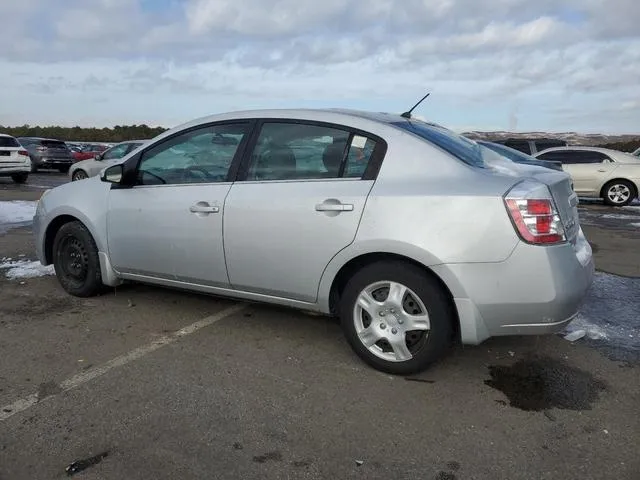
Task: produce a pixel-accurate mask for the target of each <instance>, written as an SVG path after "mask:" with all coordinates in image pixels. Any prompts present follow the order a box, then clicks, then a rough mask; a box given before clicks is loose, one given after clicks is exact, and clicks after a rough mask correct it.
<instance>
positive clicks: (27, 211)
mask: <svg viewBox="0 0 640 480" xmlns="http://www.w3.org/2000/svg"><path fill="white" fill-rule="evenodd" d="M37 205H38V202H32V201H26V200H13V201H11V202H0V224H2V223H22V222H31V221H32V220H33V216H34V215H35V214H36V206H37Z"/></svg>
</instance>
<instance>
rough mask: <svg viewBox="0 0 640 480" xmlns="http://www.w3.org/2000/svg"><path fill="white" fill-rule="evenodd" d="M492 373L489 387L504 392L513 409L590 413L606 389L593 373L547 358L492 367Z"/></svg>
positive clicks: (486, 382) (487, 382) (490, 368)
mask: <svg viewBox="0 0 640 480" xmlns="http://www.w3.org/2000/svg"><path fill="white" fill-rule="evenodd" d="M489 374H490V375H491V379H490V380H485V384H486V385H489V386H490V387H493V388H495V389H496V390H500V391H501V392H503V393H504V394H505V395H506V396H507V398H508V399H509V403H510V405H511V406H512V407H515V408H519V409H521V410H527V411H542V410H546V409H550V408H560V409H565V410H589V409H591V406H592V405H593V403H594V402H595V401H596V400H597V399H598V396H599V394H600V393H601V392H602V391H604V390H606V384H605V383H604V382H602V381H601V380H598V379H596V378H595V377H594V376H593V375H591V374H590V373H588V372H584V371H582V370H578V369H576V368H574V367H571V366H569V365H567V364H566V363H564V362H561V361H559V360H556V359H553V358H548V357H538V358H533V359H528V360H520V361H518V362H516V363H514V364H513V365H509V366H502V365H494V366H490V367H489Z"/></svg>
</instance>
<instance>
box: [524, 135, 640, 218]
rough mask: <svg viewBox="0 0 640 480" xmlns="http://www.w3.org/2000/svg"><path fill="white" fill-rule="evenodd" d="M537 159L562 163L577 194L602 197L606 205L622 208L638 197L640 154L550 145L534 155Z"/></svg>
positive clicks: (639, 187)
mask: <svg viewBox="0 0 640 480" xmlns="http://www.w3.org/2000/svg"><path fill="white" fill-rule="evenodd" d="M535 157H536V158H539V159H540V160H550V161H556V162H561V163H562V168H563V170H565V171H566V172H568V173H569V175H571V178H572V180H573V188H574V190H575V192H576V193H577V194H578V195H579V196H581V197H597V198H602V199H603V200H604V202H605V203H606V204H607V205H611V206H615V207H623V206H625V205H629V204H630V203H631V202H633V200H634V199H635V198H637V197H638V191H639V190H640V157H636V156H634V155H631V154H629V153H625V152H620V151H618V150H611V149H608V148H599V147H582V146H571V147H554V148H548V149H546V150H543V151H542V152H539V153H537V154H535Z"/></svg>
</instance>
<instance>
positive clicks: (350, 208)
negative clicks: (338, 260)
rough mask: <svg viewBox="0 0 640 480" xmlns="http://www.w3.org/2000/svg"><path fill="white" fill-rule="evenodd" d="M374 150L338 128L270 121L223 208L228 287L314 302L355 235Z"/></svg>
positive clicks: (367, 142) (370, 142)
mask: <svg viewBox="0 0 640 480" xmlns="http://www.w3.org/2000/svg"><path fill="white" fill-rule="evenodd" d="M375 146H376V141H375V140H374V139H372V138H367V137H365V136H363V135H353V134H351V132H349V131H347V130H346V129H342V128H336V127H333V126H324V125H316V124H301V123H287V122H285V121H270V122H265V123H264V124H263V125H262V127H261V130H260V134H259V136H258V139H257V142H256V146H255V148H254V150H253V151H252V153H251V155H250V157H249V160H248V163H247V165H246V172H244V176H243V177H241V181H238V182H236V183H235V184H234V185H233V186H232V187H231V191H230V192H229V195H228V197H227V201H226V203H225V216H224V241H225V254H226V258H227V267H228V269H229V279H230V282H231V285H232V286H233V287H234V288H236V289H239V290H244V291H250V292H254V293H261V294H265V295H274V296H279V297H284V298H291V299H294V300H300V301H306V302H313V301H315V300H316V298H317V291H318V285H319V282H320V278H321V276H322V273H323V271H324V269H325V268H326V266H327V264H328V263H329V262H330V260H331V259H332V258H333V257H334V256H335V255H336V254H337V253H338V252H340V250H342V249H344V248H345V247H347V246H348V245H349V244H350V243H351V242H352V241H353V239H354V237H355V235H356V231H357V229H358V224H359V222H360V217H361V216H362V212H363V210H364V206H365V202H366V200H367V196H368V194H369V192H370V190H371V188H372V186H373V182H374V181H373V180H372V179H368V180H367V179H365V178H367V175H366V174H365V170H366V168H367V165H368V163H369V160H370V158H372V157H374V158H375V156H376V155H377V153H373V152H374V148H375Z"/></svg>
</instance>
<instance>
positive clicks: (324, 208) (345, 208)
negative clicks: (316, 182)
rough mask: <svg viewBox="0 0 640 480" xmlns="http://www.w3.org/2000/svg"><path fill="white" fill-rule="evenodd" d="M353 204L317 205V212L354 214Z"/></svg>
mask: <svg viewBox="0 0 640 480" xmlns="http://www.w3.org/2000/svg"><path fill="white" fill-rule="evenodd" d="M352 211H353V204H351V203H320V204H318V205H316V212H352Z"/></svg>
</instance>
